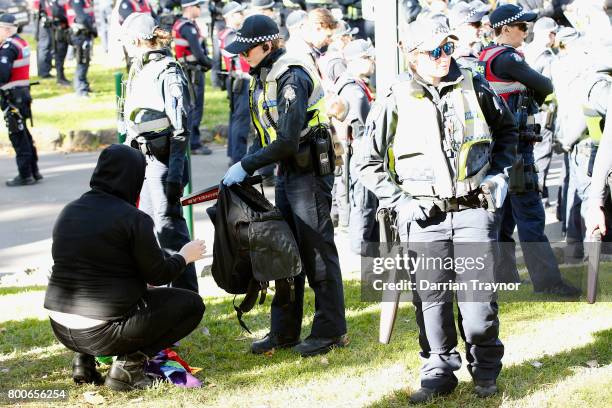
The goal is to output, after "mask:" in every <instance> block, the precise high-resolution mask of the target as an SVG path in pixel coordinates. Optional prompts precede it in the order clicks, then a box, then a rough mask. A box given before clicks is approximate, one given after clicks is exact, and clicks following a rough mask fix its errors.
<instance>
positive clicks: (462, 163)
mask: <svg viewBox="0 0 612 408" xmlns="http://www.w3.org/2000/svg"><path fill="white" fill-rule="evenodd" d="M491 142H492V140H491V139H480V140H470V141H469V142H465V143H464V144H462V145H461V148H460V149H459V175H458V176H457V180H459V181H462V180H465V179H466V178H467V159H468V157H469V153H470V149H471V148H472V146H474V145H477V144H480V143H491Z"/></svg>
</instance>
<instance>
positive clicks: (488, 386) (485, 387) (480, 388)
mask: <svg viewBox="0 0 612 408" xmlns="http://www.w3.org/2000/svg"><path fill="white" fill-rule="evenodd" d="M474 392H475V393H476V395H477V396H478V397H480V398H487V397H490V396H491V395H494V394H497V384H495V380H490V381H475V382H474Z"/></svg>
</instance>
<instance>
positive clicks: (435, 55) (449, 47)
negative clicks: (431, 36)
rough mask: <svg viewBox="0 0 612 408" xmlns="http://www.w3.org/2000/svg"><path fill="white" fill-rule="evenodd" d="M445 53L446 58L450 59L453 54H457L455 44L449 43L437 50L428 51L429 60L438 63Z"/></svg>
mask: <svg viewBox="0 0 612 408" xmlns="http://www.w3.org/2000/svg"><path fill="white" fill-rule="evenodd" d="M443 52H444V54H445V55H446V56H449V57H450V56H451V55H452V54H453V52H455V43H452V42H450V41H449V42H447V43H446V44H442V45H441V46H439V47H438V48H436V49H433V50H431V51H427V54H429V58H431V59H432V60H434V61H436V60H438V59H440V57H442V53H443Z"/></svg>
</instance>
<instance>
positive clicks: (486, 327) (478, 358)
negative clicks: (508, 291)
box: [408, 208, 504, 391]
mask: <svg viewBox="0 0 612 408" xmlns="http://www.w3.org/2000/svg"><path fill="white" fill-rule="evenodd" d="M495 220H496V218H495V216H494V214H493V213H490V212H487V211H486V210H484V209H480V208H478V209H466V210H463V211H458V212H450V213H440V214H439V215H436V216H434V217H432V218H430V219H427V220H425V221H416V222H411V223H410V224H409V226H408V247H409V248H410V249H411V250H415V251H416V252H417V254H418V256H423V257H428V258H438V257H439V258H442V259H445V258H447V257H451V258H453V259H455V261H457V260H458V259H459V258H462V257H463V258H466V257H473V256H475V255H477V256H483V257H484V259H485V262H484V265H485V266H484V268H483V269H482V270H479V271H478V272H476V274H474V271H461V270H459V269H458V265H459V264H458V263H457V264H456V267H455V269H444V268H441V269H435V267H433V268H428V269H427V270H426V271H425V270H423V269H416V274H415V275H413V279H415V280H416V283H417V291H416V293H414V296H415V301H414V305H415V308H416V320H417V324H418V326H419V344H420V346H421V357H422V359H423V366H422V367H421V386H422V387H427V388H433V389H436V390H440V391H450V390H452V389H454V388H455V387H456V386H457V383H458V380H457V377H456V376H455V374H454V371H456V370H458V369H459V368H460V367H461V356H460V354H459V352H458V351H457V349H456V347H457V332H456V329H455V318H454V312H453V302H452V301H426V300H427V299H431V295H432V292H431V291H429V292H427V293H425V292H423V291H421V290H420V287H419V285H418V283H419V281H420V280H423V279H425V280H428V281H429V282H448V281H453V282H468V281H469V280H471V279H478V280H479V281H481V282H493V281H494V274H493V268H494V262H493V258H494V245H495V236H496V226H495V223H496V221H495ZM441 292H444V291H441ZM448 295H449V293H440V296H441V297H442V298H443V299H444V298H446V299H448V298H449V297H448ZM456 296H457V299H458V306H459V313H458V316H457V321H458V327H459V333H460V335H461V338H462V339H463V340H464V341H465V349H466V359H467V361H468V370H469V372H470V374H471V375H472V377H473V379H474V381H489V380H495V379H496V378H497V377H498V376H499V373H500V371H501V367H502V363H501V359H502V357H503V355H504V346H503V344H502V342H501V341H500V340H499V337H498V336H499V320H498V318H497V313H498V306H497V303H496V302H495V298H494V297H493V296H491V297H490V300H489V301H470V300H469V299H468V297H469V296H466V293H465V292H464V293H461V294H460V293H457V295H456ZM450 299H452V293H450Z"/></svg>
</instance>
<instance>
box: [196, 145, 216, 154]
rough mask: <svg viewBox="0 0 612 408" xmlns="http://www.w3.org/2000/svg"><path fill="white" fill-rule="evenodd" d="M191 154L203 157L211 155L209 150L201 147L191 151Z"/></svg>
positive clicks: (206, 147)
mask: <svg viewBox="0 0 612 408" xmlns="http://www.w3.org/2000/svg"><path fill="white" fill-rule="evenodd" d="M191 154H201V155H203V156H208V155H209V154H212V150H210V148H209V147H208V146H204V145H202V146H200V147H198V148H196V149H193V150H192V151H191Z"/></svg>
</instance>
